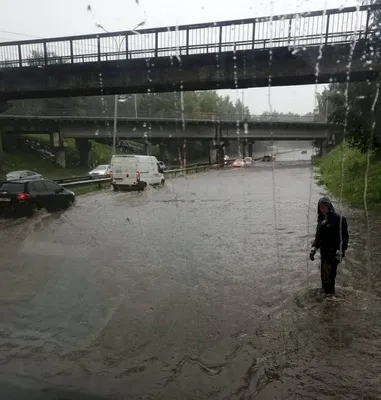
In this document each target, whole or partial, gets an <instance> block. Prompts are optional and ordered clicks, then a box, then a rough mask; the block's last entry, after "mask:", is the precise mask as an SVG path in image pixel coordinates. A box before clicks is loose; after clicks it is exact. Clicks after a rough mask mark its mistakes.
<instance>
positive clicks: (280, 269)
mask: <svg viewBox="0 0 381 400" xmlns="http://www.w3.org/2000/svg"><path fill="white" fill-rule="evenodd" d="M273 7H274V3H273V0H271V2H270V19H269V23H270V40H269V78H268V94H267V102H268V106H269V112H270V135H271V146H272V148H274V132H273V128H272V122H273V109H272V102H271V83H272V76H271V72H270V71H271V66H272V61H273V51H272V45H273V33H274V31H273V29H274V27H273V12H274V11H273ZM271 171H272V175H271V177H272V187H273V196H272V197H273V213H274V227H275V242H276V243H275V245H276V265H277V269H278V278H279V290H280V298H281V301H282V302H283V301H284V293H283V265H282V263H281V262H280V249H279V242H280V241H279V227H278V218H277V201H276V182H275V168H274V160H272V162H271ZM284 324H285V320H284V313H283V312H282V313H281V328H282V329H281V337H282V349H283V351H282V366H281V376H280V382H281V397H282V398H283V397H284V386H285V385H284V364H285V349H286V338H285V329H284Z"/></svg>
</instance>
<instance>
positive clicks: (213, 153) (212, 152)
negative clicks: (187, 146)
mask: <svg viewBox="0 0 381 400" xmlns="http://www.w3.org/2000/svg"><path fill="white" fill-rule="evenodd" d="M208 150H209V165H213V164H217V149H216V148H215V145H214V143H213V141H210V142H209V143H208Z"/></svg>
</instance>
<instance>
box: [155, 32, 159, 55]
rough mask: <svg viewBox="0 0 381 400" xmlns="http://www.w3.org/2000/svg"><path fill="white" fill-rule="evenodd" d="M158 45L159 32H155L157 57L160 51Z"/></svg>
mask: <svg viewBox="0 0 381 400" xmlns="http://www.w3.org/2000/svg"><path fill="white" fill-rule="evenodd" d="M158 46H159V34H158V33H157V32H155V57H157V54H158V53H157V52H158Z"/></svg>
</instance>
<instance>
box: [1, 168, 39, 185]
mask: <svg viewBox="0 0 381 400" xmlns="http://www.w3.org/2000/svg"><path fill="white" fill-rule="evenodd" d="M41 179H43V178H42V175H41V174H39V173H38V172H35V171H27V170H24V171H12V172H8V173H7V181H25V182H26V181H39V180H41Z"/></svg>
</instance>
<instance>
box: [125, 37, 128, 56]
mask: <svg viewBox="0 0 381 400" xmlns="http://www.w3.org/2000/svg"><path fill="white" fill-rule="evenodd" d="M125 42H126V60H128V33H126V39H125Z"/></svg>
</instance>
